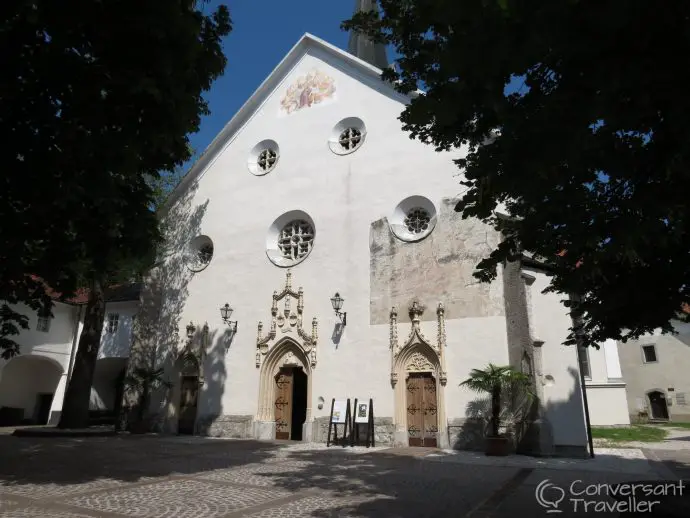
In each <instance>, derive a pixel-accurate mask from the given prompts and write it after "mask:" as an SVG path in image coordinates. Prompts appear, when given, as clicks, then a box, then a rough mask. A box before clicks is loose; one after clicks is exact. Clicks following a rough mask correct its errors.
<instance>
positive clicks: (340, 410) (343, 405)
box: [331, 399, 347, 424]
mask: <svg viewBox="0 0 690 518" xmlns="http://www.w3.org/2000/svg"><path fill="white" fill-rule="evenodd" d="M346 416H347V401H346V400H344V399H336V400H335V401H334V402H333V415H332V416H331V423H337V424H340V423H344V422H345V417H346Z"/></svg>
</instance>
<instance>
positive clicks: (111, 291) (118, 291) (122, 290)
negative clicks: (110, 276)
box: [30, 275, 142, 306]
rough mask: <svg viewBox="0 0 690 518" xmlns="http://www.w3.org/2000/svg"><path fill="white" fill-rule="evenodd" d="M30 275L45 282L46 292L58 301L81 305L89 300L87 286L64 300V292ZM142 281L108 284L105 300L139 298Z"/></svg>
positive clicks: (114, 300)
mask: <svg viewBox="0 0 690 518" xmlns="http://www.w3.org/2000/svg"><path fill="white" fill-rule="evenodd" d="M30 277H31V278H32V279H33V280H35V281H39V282H42V283H43V286H44V287H45V290H46V294H47V295H48V296H49V297H50V298H51V299H53V300H54V301H57V302H62V303H64V304H71V305H74V306H81V305H84V304H86V303H87V302H88V300H89V290H88V289H87V288H79V289H78V290H77V291H76V293H75V294H74V296H73V297H70V298H68V299H65V300H62V293H60V292H57V291H55V290H54V289H53V288H51V287H50V286H48V285H47V284H46V283H45V282H43V281H42V280H41V278H40V277H38V276H36V275H30ZM141 287H142V285H141V283H138V282H136V283H129V284H114V285H112V286H108V287H107V288H106V289H105V293H104V296H105V301H106V302H126V301H134V300H139V293H140V292H141Z"/></svg>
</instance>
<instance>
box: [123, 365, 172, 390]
mask: <svg viewBox="0 0 690 518" xmlns="http://www.w3.org/2000/svg"><path fill="white" fill-rule="evenodd" d="M124 383H125V387H127V388H128V389H131V390H135V391H137V392H139V391H145V390H147V391H154V390H156V389H157V388H159V387H166V388H172V386H173V385H172V383H170V382H169V381H167V380H166V379H165V377H164V370H163V368H158V369H150V368H148V367H135V368H134V369H132V373H131V374H129V375H127V376H125V381H124Z"/></svg>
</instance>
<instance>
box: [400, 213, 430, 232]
mask: <svg viewBox="0 0 690 518" xmlns="http://www.w3.org/2000/svg"><path fill="white" fill-rule="evenodd" d="M429 221H431V216H430V215H429V213H428V212H427V211H426V210H424V209H422V208H421V207H415V208H414V209H412V210H410V211H409V212H408V213H407V214H406V215H405V222H404V223H405V226H406V227H407V230H409V231H410V232H412V233H413V234H421V233H422V232H424V231H426V230H427V229H428V228H429Z"/></svg>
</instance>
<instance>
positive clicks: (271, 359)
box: [254, 337, 313, 442]
mask: <svg viewBox="0 0 690 518" xmlns="http://www.w3.org/2000/svg"><path fill="white" fill-rule="evenodd" d="M283 367H301V368H302V371H303V372H304V374H305V375H306V376H307V415H306V419H305V421H304V426H303V430H302V441H305V442H309V441H310V440H311V437H312V427H313V422H312V411H311V405H312V386H313V376H312V368H311V363H310V361H309V358H308V356H307V354H306V353H305V352H304V349H303V348H302V347H301V346H300V345H299V344H298V343H297V342H295V341H294V340H292V339H291V338H289V337H285V338H283V339H282V340H280V342H278V343H277V344H276V345H274V346H273V347H272V348H271V350H270V351H269V352H268V353H267V354H266V357H265V358H264V361H263V362H262V364H261V370H260V371H259V404H258V410H257V413H256V417H255V418H254V436H255V437H256V438H257V439H269V440H272V439H275V434H276V423H275V407H274V404H275V397H276V391H275V377H276V376H277V375H278V373H279V372H280V369H281V368H283Z"/></svg>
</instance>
